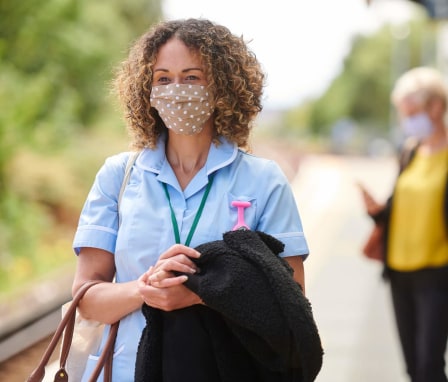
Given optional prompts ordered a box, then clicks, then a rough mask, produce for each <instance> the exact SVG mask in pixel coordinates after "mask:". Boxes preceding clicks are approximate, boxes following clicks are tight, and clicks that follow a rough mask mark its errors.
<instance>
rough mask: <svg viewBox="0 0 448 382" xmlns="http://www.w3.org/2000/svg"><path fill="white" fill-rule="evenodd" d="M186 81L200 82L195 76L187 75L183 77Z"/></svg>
mask: <svg viewBox="0 0 448 382" xmlns="http://www.w3.org/2000/svg"><path fill="white" fill-rule="evenodd" d="M185 80H186V81H200V80H201V78H200V77H199V76H196V75H194V74H189V75H188V76H186V77H185Z"/></svg>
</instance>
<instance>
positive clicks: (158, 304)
mask: <svg viewBox="0 0 448 382" xmlns="http://www.w3.org/2000/svg"><path fill="white" fill-rule="evenodd" d="M199 256H200V253H199V252H198V251H196V250H195V249H193V248H190V247H187V246H185V245H182V244H175V245H173V246H172V247H170V248H169V249H168V250H167V251H165V252H164V253H162V254H161V255H160V257H159V260H158V261H157V263H156V264H155V265H154V266H151V267H150V268H149V269H148V271H146V272H145V273H144V274H143V275H141V276H140V277H139V279H138V287H139V292H140V294H141V296H142V298H143V301H144V302H145V303H146V304H148V305H150V306H152V307H154V308H158V309H161V310H164V311H171V310H175V309H181V308H185V307H187V306H191V305H195V304H200V303H201V299H200V298H199V296H198V295H196V294H195V293H194V292H192V291H191V290H190V289H188V288H187V287H186V286H185V285H183V284H184V282H185V281H186V280H187V279H188V276H186V275H181V276H176V275H175V274H174V272H182V273H189V274H193V273H196V272H197V271H198V267H197V266H196V265H195V264H194V263H193V261H192V260H191V259H195V258H198V257H199Z"/></svg>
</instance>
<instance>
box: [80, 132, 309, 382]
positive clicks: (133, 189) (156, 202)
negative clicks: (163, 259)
mask: <svg viewBox="0 0 448 382" xmlns="http://www.w3.org/2000/svg"><path fill="white" fill-rule="evenodd" d="M128 157H129V153H120V154H118V155H115V156H112V157H110V158H108V159H107V160H106V162H105V164H104V165H103V166H102V168H101V169H100V170H99V172H98V174H97V176H96V179H95V182H94V184H93V186H92V189H91V191H90V193H89V195H88V197H87V200H86V203H85V205H84V208H83V210H82V213H81V217H80V221H79V226H78V229H77V231H76V235H75V238H74V242H73V247H74V249H75V252H76V253H79V250H80V248H82V247H94V248H101V249H104V250H106V251H109V252H111V253H114V254H115V265H116V269H117V273H116V281H117V282H126V281H131V280H135V279H137V278H138V277H139V276H140V275H141V274H142V273H144V272H145V271H146V270H147V269H148V268H149V266H150V265H153V264H155V263H156V261H157V259H158V258H159V256H160V254H161V253H162V252H164V251H165V250H166V249H167V248H169V247H170V246H172V245H173V244H175V239H174V233H173V227H172V222H171V218H170V208H169V204H168V201H167V198H166V195H165V192H164V189H163V183H166V184H167V185H168V191H169V194H170V198H171V203H172V206H173V209H174V212H175V215H176V219H177V222H178V225H179V232H180V238H181V242H182V243H184V242H185V239H186V237H187V235H188V233H189V231H190V228H191V225H192V223H193V220H194V217H195V215H196V212H197V210H198V207H199V204H200V202H201V199H202V196H203V193H204V190H205V187H206V185H207V183H208V176H209V175H210V174H212V173H214V174H215V176H214V180H213V185H212V187H211V190H210V194H209V196H208V198H207V202H206V204H205V208H204V211H203V213H202V216H201V219H200V221H199V224H198V226H197V228H196V231H195V234H194V236H193V239H192V241H191V244H190V246H191V247H195V246H197V245H199V244H202V243H206V242H209V241H212V240H220V239H222V234H223V233H224V232H227V231H230V230H232V228H233V227H234V225H235V224H236V222H237V209H236V208H235V207H232V205H231V202H232V201H235V200H237V201H249V202H251V206H250V207H249V208H247V209H246V210H245V213H244V219H245V223H246V224H247V225H248V226H249V227H250V228H251V229H252V230H258V231H263V232H266V233H269V234H271V235H272V236H274V237H276V238H278V239H279V240H281V241H282V242H283V243H284V244H285V250H284V252H283V253H282V254H281V256H285V257H286V256H295V255H302V256H307V255H308V246H307V243H306V240H305V237H304V235H303V229H302V224H301V220H300V216H299V213H298V210H297V207H296V203H295V200H294V196H293V193H292V191H291V188H290V186H289V184H288V181H287V179H286V177H285V175H284V174H283V172H282V171H281V170H280V168H279V166H278V165H277V164H276V163H275V162H273V161H271V160H266V159H261V158H257V157H255V156H252V155H250V154H247V153H245V152H243V151H241V150H239V149H238V148H237V147H236V146H235V145H233V144H232V143H230V142H228V141H226V140H224V139H221V144H220V145H219V146H216V145H214V144H212V145H211V147H210V151H209V155H208V158H207V162H206V164H205V166H204V167H203V168H202V169H201V170H200V171H199V172H198V173H197V174H196V175H195V177H194V178H193V180H192V181H191V182H190V184H189V185H188V186H187V188H186V189H185V190H184V191H182V189H181V188H180V186H179V183H178V181H177V179H176V177H175V175H174V172H173V170H172V168H171V166H170V164H169V163H168V161H167V160H166V157H165V142H164V138H162V139H161V140H160V142H159V144H158V145H157V148H156V149H155V150H149V149H146V150H144V151H142V153H141V154H140V156H139V157H138V159H137V161H136V163H135V165H134V167H133V169H132V172H131V176H130V180H129V183H128V185H127V187H126V190H125V192H124V194H123V198H122V200H121V204H120V214H121V226H120V229H119V230H118V213H117V199H118V194H119V190H120V187H121V183H122V180H123V174H124V169H125V166H126V162H127V158H128ZM144 326H145V320H144V317H143V315H142V313H141V312H140V310H138V311H136V312H133V313H131V314H129V315H128V316H126V317H125V318H123V319H122V320H121V321H120V328H119V332H118V336H117V341H116V344H115V355H114V362H113V380H114V381H117V382H118V381H119V382H128V381H129V382H132V381H133V380H134V365H135V357H136V352H137V347H138V342H139V340H140V335H141V331H142V330H143V328H144ZM96 359H97V357H95V356H91V357H90V360H89V362H88V365H87V368H86V372H85V377H88V376H89V375H90V372H91V370H92V369H93V367H94V365H95V361H96ZM86 380H87V379H86Z"/></svg>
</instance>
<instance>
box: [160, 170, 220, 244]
mask: <svg viewBox="0 0 448 382" xmlns="http://www.w3.org/2000/svg"><path fill="white" fill-rule="evenodd" d="M212 183H213V175H211V176H210V180H209V182H208V184H207V188H206V189H205V192H204V195H203V196H202V200H201V204H200V205H199V209H198V212H196V216H195V217H194V220H193V224H192V226H191V228H190V232H189V233H188V236H187V240H186V241H185V245H186V246H187V247H188V246H189V245H190V242H191V239H192V238H193V234H194V231H195V230H196V227H197V225H198V223H199V219H200V218H201V215H202V211H203V209H204V206H205V201H206V200H207V197H208V194H209V192H210V188H211V187H212ZM163 188H164V189H165V195H166V198H167V199H168V203H169V205H170V210H171V222H172V224H173V230H174V238H175V239H176V244H180V234H179V226H178V225H177V220H176V215H175V214H174V210H173V206H172V205H171V199H170V194H169V192H168V187H167V185H166V183H163Z"/></svg>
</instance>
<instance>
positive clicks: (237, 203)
mask: <svg viewBox="0 0 448 382" xmlns="http://www.w3.org/2000/svg"><path fill="white" fill-rule="evenodd" d="M227 202H228V208H229V218H230V221H231V230H235V229H241V228H246V227H248V228H249V229H250V230H255V229H256V228H257V225H258V221H257V199H255V198H254V197H252V196H249V195H241V194H238V195H236V194H232V193H229V194H228V196H227Z"/></svg>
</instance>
